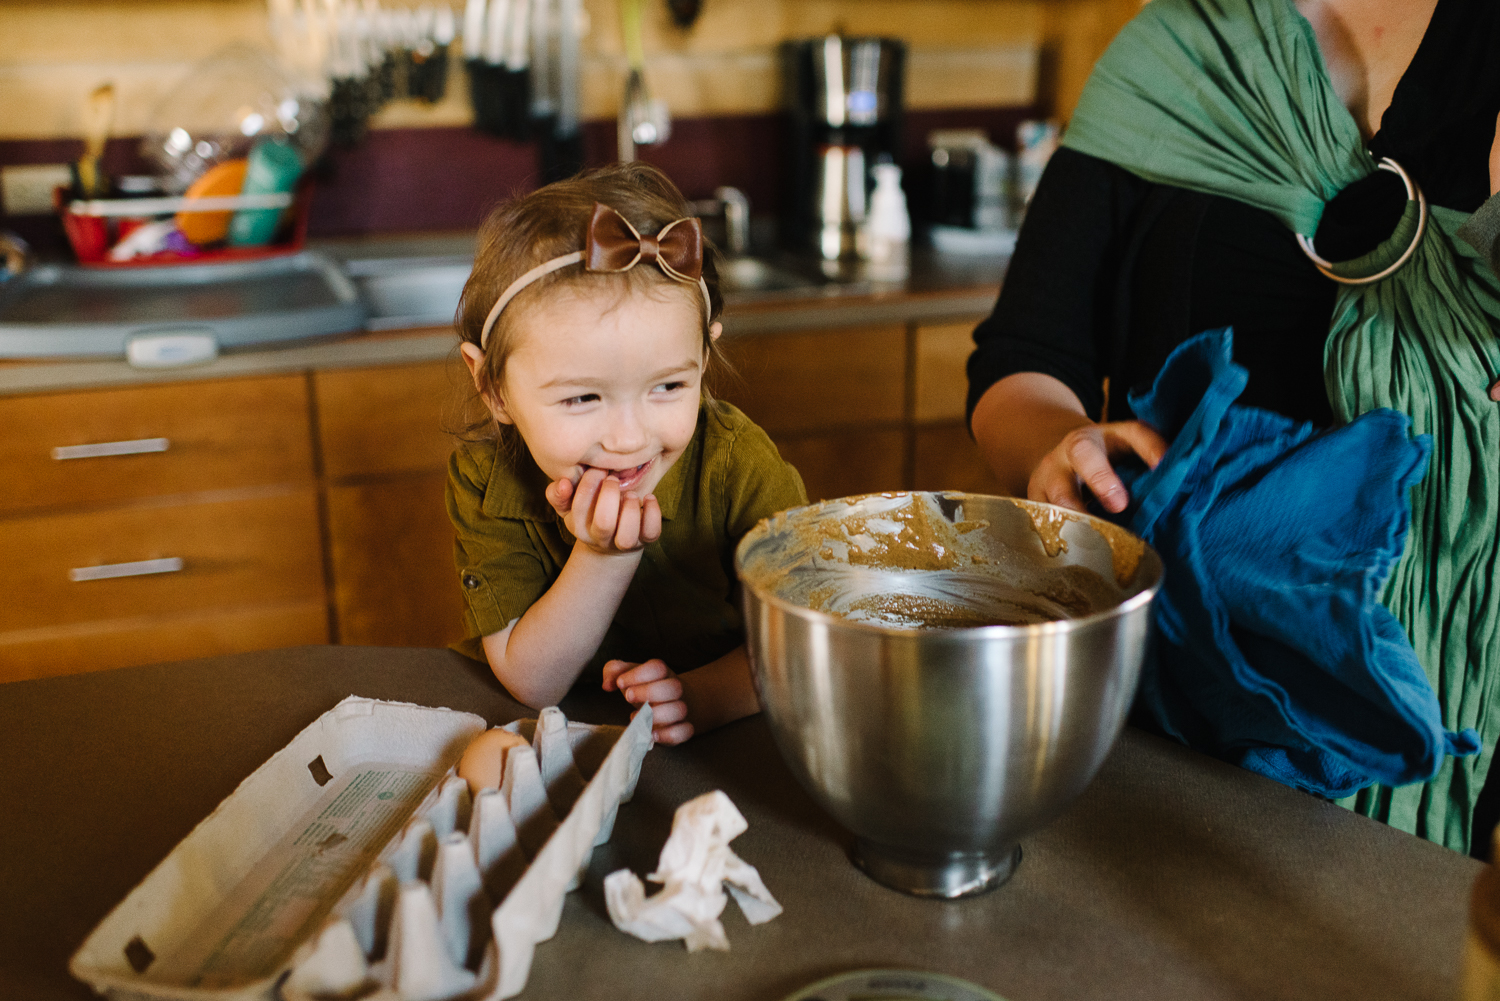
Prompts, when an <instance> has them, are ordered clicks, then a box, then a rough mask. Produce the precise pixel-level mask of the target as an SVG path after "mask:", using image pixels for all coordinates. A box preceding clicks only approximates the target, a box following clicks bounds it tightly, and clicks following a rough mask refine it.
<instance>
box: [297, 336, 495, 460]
mask: <svg viewBox="0 0 1500 1001" xmlns="http://www.w3.org/2000/svg"><path fill="white" fill-rule="evenodd" d="M313 391H314V393H315V395H316V396H317V400H318V434H319V438H320V440H321V443H322V448H323V471H324V474H325V475H327V476H328V478H329V479H330V480H333V481H335V482H338V481H341V480H345V479H348V478H350V477H355V476H373V475H384V474H390V473H406V472H430V471H432V470H434V469H444V468H446V467H447V464H448V454H449V453H450V452H452V451H453V439H452V438H451V437H450V436H449V435H448V433H447V429H448V428H450V427H453V426H454V425H455V424H457V423H461V420H462V418H461V415H460V410H461V409H462V405H463V403H464V402H465V401H466V400H468V399H469V398H470V397H471V396H472V395H473V383H472V382H470V381H469V374H468V372H467V371H466V370H465V369H464V365H463V363H462V362H460V361H455V362H447V363H445V362H429V363H426V364H420V365H392V366H389V367H385V368H356V369H342V370H338V371H330V372H318V373H316V374H315V375H314V376H313Z"/></svg>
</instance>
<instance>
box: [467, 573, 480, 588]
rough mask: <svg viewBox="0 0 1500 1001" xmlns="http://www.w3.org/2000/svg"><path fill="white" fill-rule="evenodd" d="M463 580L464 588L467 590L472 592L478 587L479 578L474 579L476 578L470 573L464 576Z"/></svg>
mask: <svg viewBox="0 0 1500 1001" xmlns="http://www.w3.org/2000/svg"><path fill="white" fill-rule="evenodd" d="M463 580H464V587H466V588H468V589H469V590H470V591H472V590H474V589H475V588H476V587H478V586H479V578H478V577H476V576H474V575H473V574H471V573H466V574H464V577H463Z"/></svg>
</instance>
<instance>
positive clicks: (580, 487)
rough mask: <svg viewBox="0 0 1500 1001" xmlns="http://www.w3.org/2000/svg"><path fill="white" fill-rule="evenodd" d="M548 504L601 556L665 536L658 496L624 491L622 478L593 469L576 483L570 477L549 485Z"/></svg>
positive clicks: (633, 549) (635, 549) (627, 550)
mask: <svg viewBox="0 0 1500 1001" xmlns="http://www.w3.org/2000/svg"><path fill="white" fill-rule="evenodd" d="M547 503H549V504H551V505H552V507H553V509H554V510H555V511H557V513H558V514H559V515H561V516H562V517H563V521H564V523H565V524H566V525H567V526H568V530H569V531H570V532H572V533H573V535H574V537H575V538H577V539H578V541H579V542H582V543H583V544H584V545H585V546H587V547H588V548H590V549H592V550H593V551H594V552H596V553H598V554H600V555H601V556H619V555H621V554H624V553H634V552H638V551H639V550H641V549H643V548H645V546H646V545H647V544H649V543H652V542H655V541H656V540H657V539H659V538H661V506H660V505H659V504H658V503H657V502H656V497H655V496H654V495H652V494H647V495H646V496H645V497H644V498H639V497H637V496H636V495H635V494H633V493H628V492H627V493H625V494H623V495H622V494H621V493H620V482H619V480H616V479H613V478H611V477H610V476H609V475H608V474H607V473H605V472H604V471H603V470H602V469H590V470H588V471H587V472H585V473H584V474H583V475H582V476H581V477H579V479H578V483H577V485H576V486H575V485H574V484H573V481H571V480H568V479H561V480H558V481H557V482H556V483H549V484H547Z"/></svg>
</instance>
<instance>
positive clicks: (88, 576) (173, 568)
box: [68, 556, 183, 581]
mask: <svg viewBox="0 0 1500 1001" xmlns="http://www.w3.org/2000/svg"><path fill="white" fill-rule="evenodd" d="M182 567H183V563H182V559H181V557H177V556H168V557H167V558H166V559H160V560H137V561H136V562H134V563H106V564H104V565H103V566H97V567H74V568H73V569H72V570H69V571H68V580H72V581H79V580H108V579H109V578H111V577H140V576H141V575H143V574H148V573H176V572H177V571H179V570H181V569H182Z"/></svg>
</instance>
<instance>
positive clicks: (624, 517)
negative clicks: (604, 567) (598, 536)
mask: <svg viewBox="0 0 1500 1001" xmlns="http://www.w3.org/2000/svg"><path fill="white" fill-rule="evenodd" d="M640 544H641V502H640V499H639V498H638V497H636V496H635V494H626V495H625V497H624V499H622V500H621V501H620V524H619V527H618V528H616V529H615V548H616V549H619V550H622V551H623V552H627V553H628V552H630V551H631V550H632V549H635V548H637V547H639V546H640Z"/></svg>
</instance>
